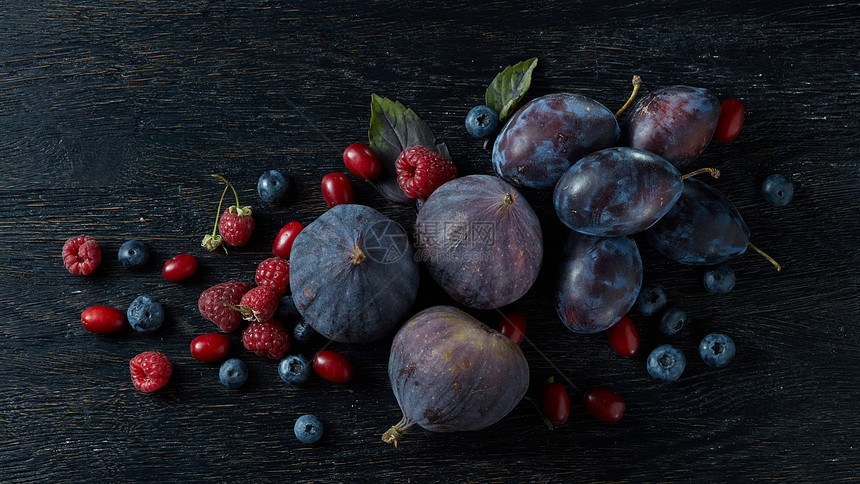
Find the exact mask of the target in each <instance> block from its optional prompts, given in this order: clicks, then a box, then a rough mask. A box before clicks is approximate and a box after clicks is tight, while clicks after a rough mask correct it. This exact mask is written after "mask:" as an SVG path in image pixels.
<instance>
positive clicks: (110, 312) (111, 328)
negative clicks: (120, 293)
mask: <svg viewBox="0 0 860 484" xmlns="http://www.w3.org/2000/svg"><path fill="white" fill-rule="evenodd" d="M81 324H82V325H83V326H84V329H85V330H87V331H89V332H90V333H96V334H110V333H116V332H117V331H119V330H121V329H122V327H123V326H125V314H124V313H123V312H122V311H120V310H119V309H116V308H112V307H110V306H102V305H96V306H91V307H88V308H87V309H84V312H82V313H81Z"/></svg>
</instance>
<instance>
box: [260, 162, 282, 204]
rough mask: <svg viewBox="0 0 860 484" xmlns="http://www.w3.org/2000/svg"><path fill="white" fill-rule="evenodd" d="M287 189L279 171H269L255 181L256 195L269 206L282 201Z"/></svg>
mask: <svg viewBox="0 0 860 484" xmlns="http://www.w3.org/2000/svg"><path fill="white" fill-rule="evenodd" d="M289 189H290V184H289V182H287V178H286V177H285V176H284V174H283V173H281V172H280V171H279V170H269V171H267V172H265V173H263V174H262V175H261V176H260V179H259V180H258V181H257V194H258V195H260V198H261V199H262V200H263V201H264V202H266V203H268V204H271V205H274V204H276V203H278V202H280V201H281V200H283V198H284V197H286V196H287V190H289Z"/></svg>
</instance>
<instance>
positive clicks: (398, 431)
mask: <svg viewBox="0 0 860 484" xmlns="http://www.w3.org/2000/svg"><path fill="white" fill-rule="evenodd" d="M412 425H413V423H412V422H409V421H408V419H407V418H406V416H405V415H404V416H403V418H401V419H400V421H399V422H397V423H396V424H395V425H393V426H392V427H391V428H390V429H388V430H386V431H385V433H383V434H382V441H383V442H385V443H386V444H394V447H397V444H398V443H399V442H400V437H402V436H403V433H404V432H406V431H407V430H409V428H410V427H412Z"/></svg>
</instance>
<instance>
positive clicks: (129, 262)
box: [116, 240, 149, 271]
mask: <svg viewBox="0 0 860 484" xmlns="http://www.w3.org/2000/svg"><path fill="white" fill-rule="evenodd" d="M116 257H117V260H119V263H120V264H122V266H123V267H124V268H125V269H127V270H130V271H135V270H138V269H141V268H143V266H145V265H146V262H147V261H148V260H149V247H147V246H146V245H145V244H143V243H142V242H138V241H137V240H129V241H127V242H126V243H124V244H122V245H121V246H120V248H119V252H117V255H116Z"/></svg>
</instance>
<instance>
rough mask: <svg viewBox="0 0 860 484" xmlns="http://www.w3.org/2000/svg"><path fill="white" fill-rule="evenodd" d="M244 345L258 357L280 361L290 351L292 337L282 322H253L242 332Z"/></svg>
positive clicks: (271, 320)
mask: <svg viewBox="0 0 860 484" xmlns="http://www.w3.org/2000/svg"><path fill="white" fill-rule="evenodd" d="M242 344H244V345H245V348H247V349H248V350H249V351H253V352H254V353H256V354H257V355H258V356H265V357H267V358H271V359H273V360H279V359H281V358H283V357H284V355H285V354H287V351H289V350H290V335H289V333H288V332H287V328H285V327H284V325H283V324H281V323H280V322H278V321H276V320H274V319H270V320H268V321H262V322H261V321H252V322H250V323H248V326H247V327H245V329H244V330H242Z"/></svg>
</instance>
